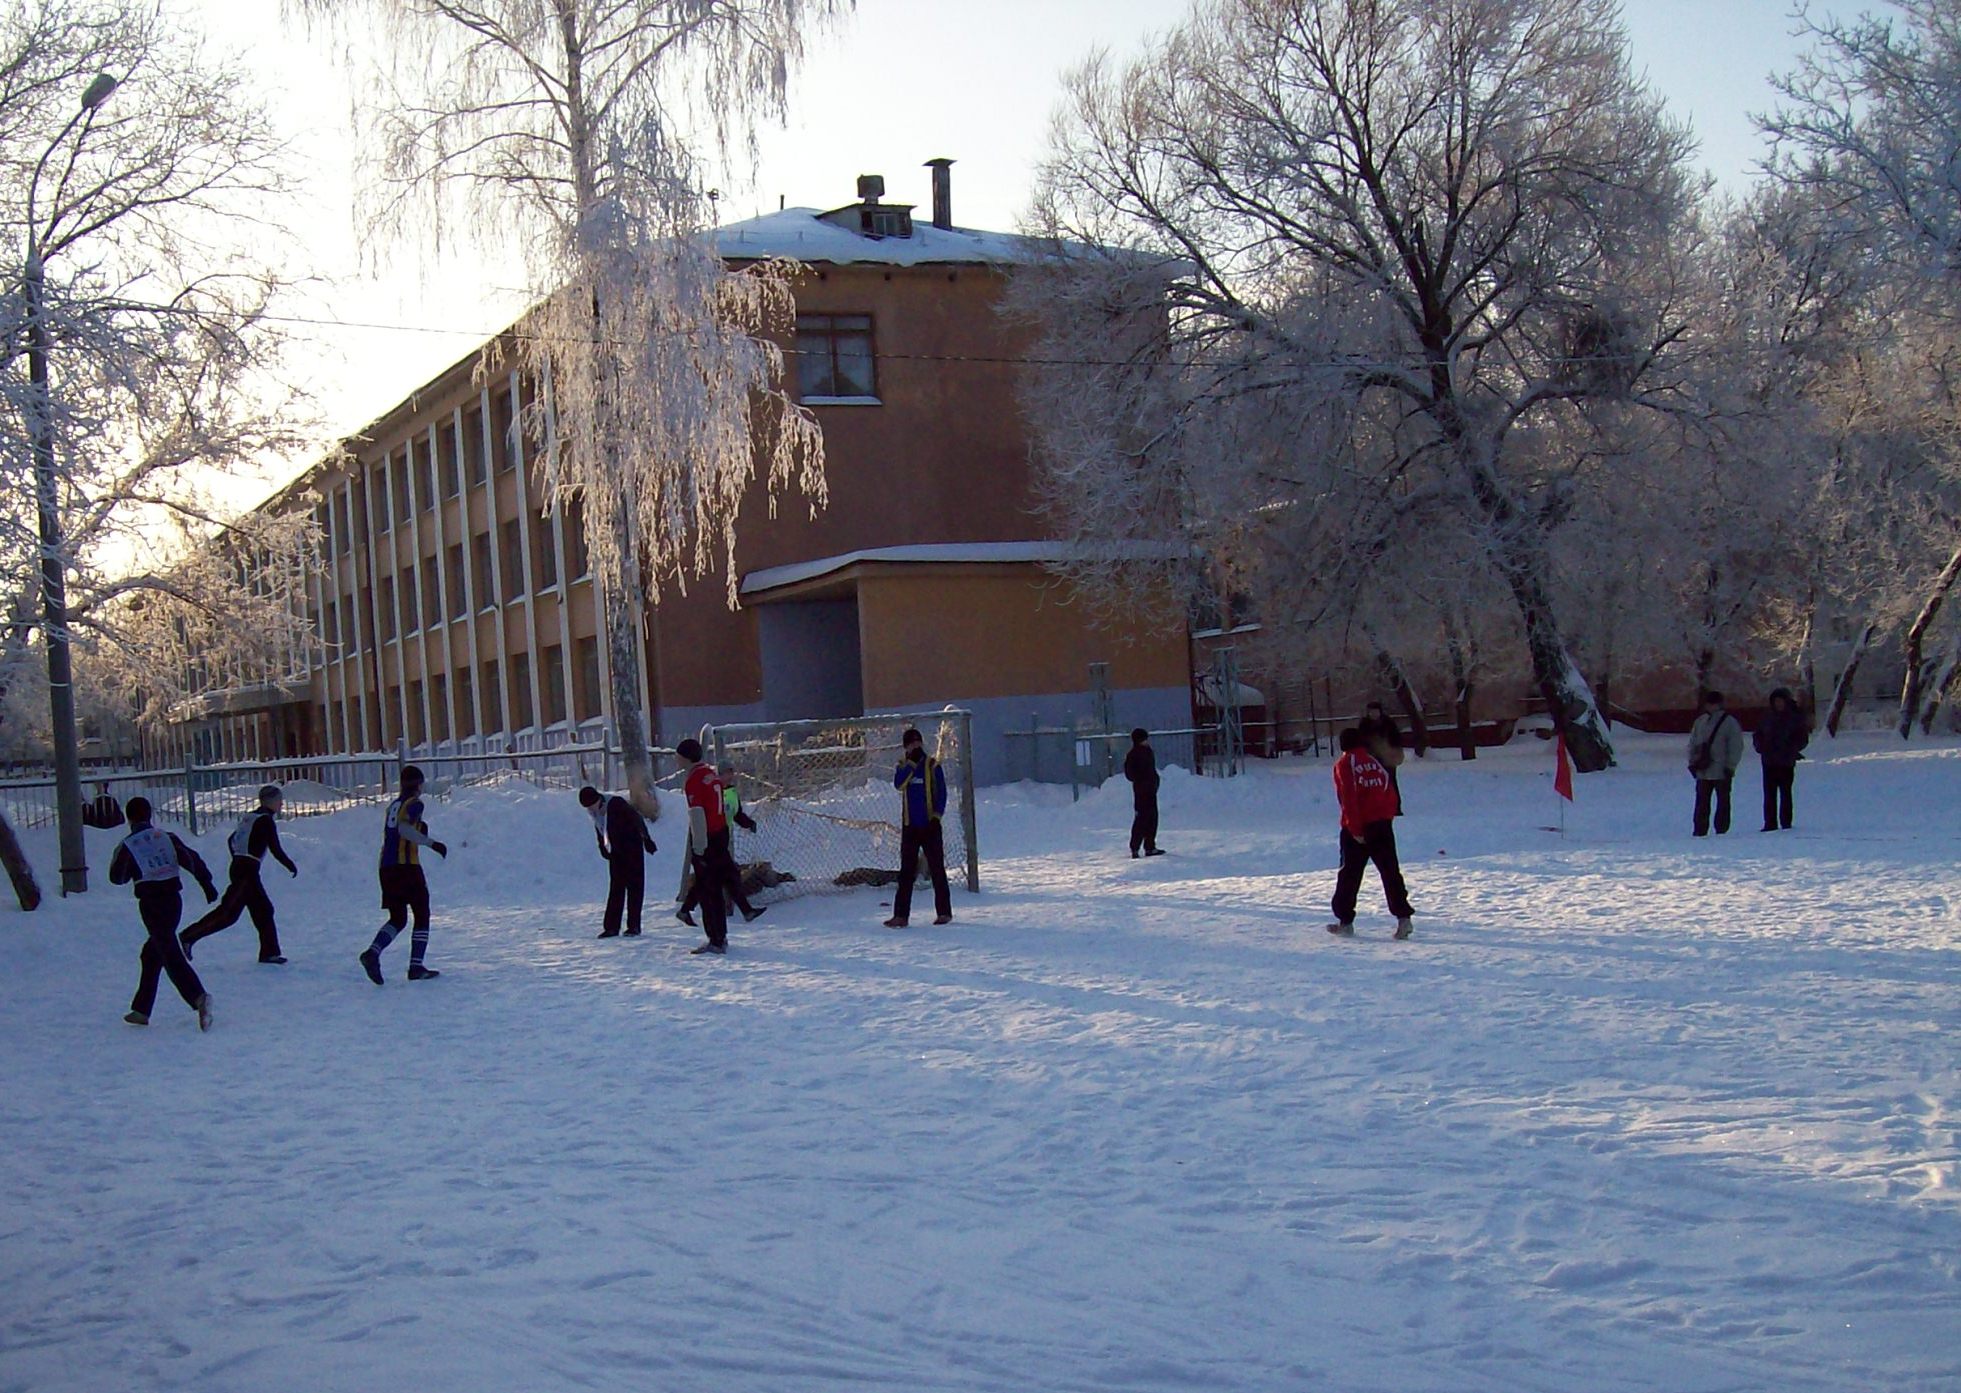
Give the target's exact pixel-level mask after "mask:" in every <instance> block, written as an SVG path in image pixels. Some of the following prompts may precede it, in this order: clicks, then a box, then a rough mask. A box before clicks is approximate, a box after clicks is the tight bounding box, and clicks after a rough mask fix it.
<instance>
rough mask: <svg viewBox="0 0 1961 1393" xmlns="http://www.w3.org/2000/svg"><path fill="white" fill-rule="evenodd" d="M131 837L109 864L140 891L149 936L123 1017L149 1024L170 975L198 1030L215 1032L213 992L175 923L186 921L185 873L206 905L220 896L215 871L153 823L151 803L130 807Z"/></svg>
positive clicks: (116, 878) (139, 801) (119, 880)
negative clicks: (188, 953) (213, 880)
mask: <svg viewBox="0 0 1961 1393" xmlns="http://www.w3.org/2000/svg"><path fill="white" fill-rule="evenodd" d="M126 811H127V813H128V816H129V835H128V836H127V837H124V838H123V840H122V845H120V846H118V847H117V848H116V855H115V857H114V859H113V860H111V861H110V862H109V883H110V884H111V885H129V884H131V883H132V882H134V884H135V887H136V910H137V913H139V914H141V915H142V916H143V928H144V930H145V931H146V932H147V933H148V935H149V937H148V938H146V939H145V940H144V942H143V977H142V980H141V981H140V982H138V984H137V987H136V997H135V999H134V1000H132V1001H131V1002H130V1003H129V1014H128V1015H126V1016H124V1017H123V1019H124V1020H126V1021H128V1022H129V1023H130V1024H131V1025H148V1024H149V1023H150V1012H151V1010H152V1009H153V1008H154V1007H155V1006H156V1004H157V980H158V978H160V977H161V976H162V975H163V974H164V973H166V972H167V973H169V974H170V984H171V985H172V986H173V987H175V988H177V994H178V995H179V996H181V997H183V998H184V1002H185V1004H186V1005H188V1006H190V1007H191V1009H193V1010H194V1011H196V1012H197V1025H198V1029H199V1030H209V1029H211V993H210V992H207V991H206V990H205V989H204V983H202V982H200V981H199V980H198V975H197V973H196V971H195V970H194V969H193V968H192V967H191V960H190V959H189V958H187V957H185V956H184V950H183V947H182V946H181V945H180V944H179V943H178V942H177V921H178V920H180V919H182V918H183V917H184V878H183V874H182V872H183V871H189V872H190V873H191V874H192V875H193V876H195V877H196V878H197V883H198V884H199V885H201V886H203V887H204V898H205V901H206V902H207V903H209V902H210V901H212V900H215V899H217V898H218V887H217V886H216V885H214V884H212V883H211V872H210V870H209V869H208V868H207V867H206V866H205V864H204V858H203V857H201V856H199V855H198V854H197V853H196V852H195V851H192V850H191V849H190V848H189V847H187V846H185V845H184V843H183V842H182V841H180V840H178V838H177V835H176V834H175V833H173V832H165V831H163V830H162V829H161V828H158V827H153V826H151V825H150V800H149V799H147V798H142V797H138V798H132V799H130V800H129V806H128V808H127V809H126Z"/></svg>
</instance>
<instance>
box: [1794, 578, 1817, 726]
mask: <svg viewBox="0 0 1961 1393" xmlns="http://www.w3.org/2000/svg"><path fill="white" fill-rule="evenodd" d="M1817 628H1818V601H1817V598H1816V597H1815V596H1813V597H1812V598H1811V599H1810V600H1809V601H1808V603H1807V605H1806V608H1805V612H1804V633H1803V635H1802V636H1801V637H1800V638H1799V640H1798V692H1799V696H1798V700H1799V703H1800V704H1801V705H1802V706H1803V707H1804V714H1805V715H1806V716H1810V715H1811V714H1812V713H1813V712H1814V711H1816V710H1817V709H1818V655H1817V653H1816V652H1814V651H1813V650H1812V647H1811V637H1812V635H1813V634H1814V633H1816V632H1817Z"/></svg>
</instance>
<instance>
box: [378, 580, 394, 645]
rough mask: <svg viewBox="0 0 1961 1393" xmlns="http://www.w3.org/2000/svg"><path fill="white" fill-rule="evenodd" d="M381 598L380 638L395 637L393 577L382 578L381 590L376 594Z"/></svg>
mask: <svg viewBox="0 0 1961 1393" xmlns="http://www.w3.org/2000/svg"><path fill="white" fill-rule="evenodd" d="M376 593H377V594H379V595H380V596H381V636H382V637H383V638H393V637H395V577H393V576H383V577H382V578H381V588H380V590H379V591H377V592H376Z"/></svg>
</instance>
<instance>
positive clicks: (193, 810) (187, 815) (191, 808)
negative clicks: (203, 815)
mask: <svg viewBox="0 0 1961 1393" xmlns="http://www.w3.org/2000/svg"><path fill="white" fill-rule="evenodd" d="M196 767H197V765H196V762H195V761H194V760H193V759H192V758H191V757H190V755H188V754H186V755H185V756H184V826H185V827H187V828H189V829H190V833H191V835H192V836H193V837H195V836H196V835H197V780H196V779H195V778H194V777H193V771H194V770H195V769H196Z"/></svg>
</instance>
